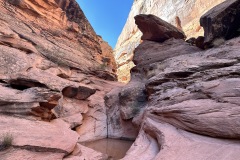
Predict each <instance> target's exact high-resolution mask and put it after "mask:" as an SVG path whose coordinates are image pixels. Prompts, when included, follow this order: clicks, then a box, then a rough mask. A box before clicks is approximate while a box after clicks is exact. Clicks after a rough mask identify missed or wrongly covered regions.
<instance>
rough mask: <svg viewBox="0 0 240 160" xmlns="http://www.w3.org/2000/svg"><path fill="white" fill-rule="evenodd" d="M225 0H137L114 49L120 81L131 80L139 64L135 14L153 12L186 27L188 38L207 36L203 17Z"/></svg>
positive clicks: (137, 30)
mask: <svg viewBox="0 0 240 160" xmlns="http://www.w3.org/2000/svg"><path fill="white" fill-rule="evenodd" d="M223 1H224V0H209V1H208V2H206V1H204V0H195V1H189V0H188V1H187V0H178V1H168V0H161V1H158V0H135V1H133V5H132V8H131V11H130V13H129V16H128V19H127V22H126V24H125V26H124V28H123V30H122V33H121V35H120V36H119V38H118V42H117V44H116V46H115V49H114V55H115V59H116V62H117V66H118V69H117V74H118V80H119V81H121V82H128V81H129V80H130V70H131V68H133V67H134V66H135V65H134V63H133V62H132V58H133V51H134V49H135V48H136V47H137V46H138V45H139V44H140V43H141V36H142V33H141V31H140V30H139V29H138V28H137V25H136V24H135V22H134V17H135V16H136V15H139V14H153V15H156V16H157V17H160V18H161V19H163V20H164V21H166V22H169V23H171V24H172V25H174V26H176V27H177V28H180V29H181V28H182V30H183V31H184V33H185V34H186V36H187V38H191V37H196V38H197V37H198V36H200V35H201V36H202V35H203V28H202V27H201V26H200V21H199V18H200V17H201V16H202V15H203V14H204V13H205V12H207V11H208V10H209V9H211V8H212V7H214V6H216V5H218V4H220V3H221V2H223Z"/></svg>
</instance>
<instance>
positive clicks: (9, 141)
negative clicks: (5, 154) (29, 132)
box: [0, 133, 13, 150]
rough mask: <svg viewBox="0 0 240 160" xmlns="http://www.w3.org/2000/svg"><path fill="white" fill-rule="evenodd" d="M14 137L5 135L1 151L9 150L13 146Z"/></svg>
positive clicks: (0, 147)
mask: <svg viewBox="0 0 240 160" xmlns="http://www.w3.org/2000/svg"><path fill="white" fill-rule="evenodd" d="M12 142H13V136H12V134H10V133H5V134H4V135H3V136H2V138H1V143H0V150H4V149H8V148H9V147H11V146H12Z"/></svg>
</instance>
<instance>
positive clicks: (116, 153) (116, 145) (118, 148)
mask: <svg viewBox="0 0 240 160" xmlns="http://www.w3.org/2000/svg"><path fill="white" fill-rule="evenodd" d="M81 144H82V145H84V146H86V147H89V148H92V149H94V150H96V151H99V152H102V153H105V154H107V155H108V156H111V157H112V158H111V160H118V159H121V158H123V157H124V156H125V155H126V152H127V151H128V149H129V148H130V147H131V145H132V144H133V141H126V140H118V139H109V138H106V139H101V140H97V141H93V142H83V143H81Z"/></svg>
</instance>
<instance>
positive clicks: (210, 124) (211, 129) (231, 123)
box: [150, 99, 240, 139]
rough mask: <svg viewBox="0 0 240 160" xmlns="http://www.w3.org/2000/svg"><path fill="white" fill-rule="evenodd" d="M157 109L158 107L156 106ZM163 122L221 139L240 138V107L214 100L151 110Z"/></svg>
mask: <svg viewBox="0 0 240 160" xmlns="http://www.w3.org/2000/svg"><path fill="white" fill-rule="evenodd" d="M156 107H157V106H156ZM150 112H151V113H152V114H154V115H157V116H158V118H159V119H160V120H161V121H164V122H166V123H170V124H172V125H174V126H176V127H178V128H182V129H184V130H187V131H191V132H195V133H197V134H203V135H208V136H212V137H219V138H235V139H239V138H240V132H239V128H240V123H239V121H238V120H237V119H238V118H239V114H240V111H239V107H238V105H235V104H226V103H219V102H215V101H213V100H208V99H206V100H189V101H184V102H182V103H178V104H175V105H172V106H165V107H159V108H158V107H157V108H156V109H151V111H150Z"/></svg>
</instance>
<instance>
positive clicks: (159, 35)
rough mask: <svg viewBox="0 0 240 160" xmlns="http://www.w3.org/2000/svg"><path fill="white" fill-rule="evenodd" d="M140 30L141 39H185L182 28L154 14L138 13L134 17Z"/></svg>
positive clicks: (158, 40)
mask: <svg viewBox="0 0 240 160" xmlns="http://www.w3.org/2000/svg"><path fill="white" fill-rule="evenodd" d="M134 18H135V23H136V24H137V26H138V28H139V29H140V31H141V32H142V33H143V35H142V37H141V39H142V40H149V41H156V42H164V41H165V40H168V39H170V38H175V39H185V38H186V36H185V34H184V33H183V31H182V30H180V29H178V28H176V27H174V26H173V25H171V24H170V23H167V22H166V21H164V20H162V19H160V18H158V17H157V16H154V15H151V14H150V15H144V14H140V15H137V16H135V17H134Z"/></svg>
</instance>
